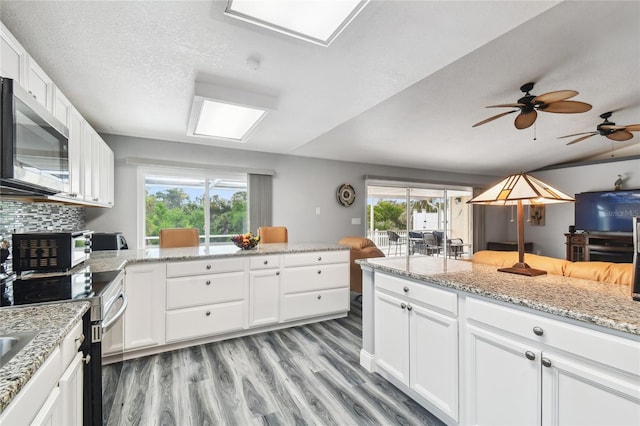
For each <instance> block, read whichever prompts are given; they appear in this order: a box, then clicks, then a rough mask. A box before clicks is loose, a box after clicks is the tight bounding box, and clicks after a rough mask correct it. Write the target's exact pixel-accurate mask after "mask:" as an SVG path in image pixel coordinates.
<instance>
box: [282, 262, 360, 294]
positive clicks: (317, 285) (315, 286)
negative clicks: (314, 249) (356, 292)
mask: <svg viewBox="0 0 640 426" xmlns="http://www.w3.org/2000/svg"><path fill="white" fill-rule="evenodd" d="M336 287H349V265H348V264H346V263H345V264H339V263H338V264H332V265H319V266H303V267H300V268H286V269H285V270H284V271H283V273H282V292H283V294H288V293H302V292H306V291H310V290H322V289H327V288H336Z"/></svg>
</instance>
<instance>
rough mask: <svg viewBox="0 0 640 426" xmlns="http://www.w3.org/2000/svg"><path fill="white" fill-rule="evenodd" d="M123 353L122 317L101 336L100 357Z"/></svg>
mask: <svg viewBox="0 0 640 426" xmlns="http://www.w3.org/2000/svg"><path fill="white" fill-rule="evenodd" d="M123 351H124V317H120V319H119V320H118V321H116V322H115V324H113V327H111V328H110V329H109V330H107V332H106V333H104V334H103V335H102V356H108V355H113V354H121V353H122V352H123Z"/></svg>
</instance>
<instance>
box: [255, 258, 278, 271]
mask: <svg viewBox="0 0 640 426" xmlns="http://www.w3.org/2000/svg"><path fill="white" fill-rule="evenodd" d="M249 267H250V268H251V269H269V268H278V267H280V256H252V257H251V260H250V261H249Z"/></svg>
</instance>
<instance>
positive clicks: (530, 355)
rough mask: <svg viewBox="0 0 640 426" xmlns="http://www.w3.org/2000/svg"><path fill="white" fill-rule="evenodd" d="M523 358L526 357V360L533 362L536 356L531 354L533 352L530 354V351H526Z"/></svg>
mask: <svg viewBox="0 0 640 426" xmlns="http://www.w3.org/2000/svg"><path fill="white" fill-rule="evenodd" d="M524 356H526V357H527V359H528V360H531V361H533V360H535V359H536V354H534V353H533V352H531V351H526V352H525V353H524Z"/></svg>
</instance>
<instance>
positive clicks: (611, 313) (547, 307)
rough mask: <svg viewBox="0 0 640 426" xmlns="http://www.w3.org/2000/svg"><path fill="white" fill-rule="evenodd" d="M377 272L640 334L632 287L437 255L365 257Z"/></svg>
mask: <svg viewBox="0 0 640 426" xmlns="http://www.w3.org/2000/svg"><path fill="white" fill-rule="evenodd" d="M356 262H357V263H359V264H361V265H366V266H369V267H371V268H373V269H375V270H379V271H382V272H388V273H392V274H395V275H400V276H405V277H408V278H413V279H416V280H426V281H429V282H430V283H434V284H437V285H440V286H442V287H447V288H450V289H453V290H458V291H462V292H465V293H470V294H475V295H480V296H484V297H488V298H491V299H495V300H499V301H502V302H507V303H511V304H514V305H518V306H523V307H526V308H530V309H534V310H536V311H542V312H546V313H548V314H552V315H556V316H560V317H565V318H571V319H573V320H577V321H582V322H586V323H590V324H594V325H597V326H601V327H605V328H608V329H612V330H617V331H621V332H624V333H629V334H632V335H635V337H637V336H640V302H636V301H633V300H632V299H631V289H630V288H629V286H625V285H619V284H605V283H601V282H598V281H589V280H582V279H577V278H568V277H563V276H559V275H551V274H548V275H541V276H538V277H526V276H521V275H516V274H509V273H504V272H498V271H497V267H496V266H491V265H484V264H478V263H472V262H469V261H461V260H451V259H448V260H447V259H444V258H440V257H431V256H413V257H401V258H400V257H397V258H392V257H388V258H377V259H366V260H365V259H362V260H358V261H356Z"/></svg>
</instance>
